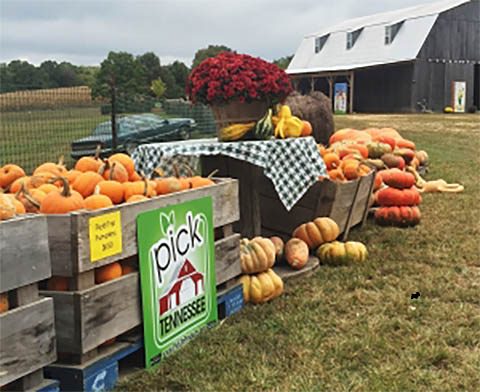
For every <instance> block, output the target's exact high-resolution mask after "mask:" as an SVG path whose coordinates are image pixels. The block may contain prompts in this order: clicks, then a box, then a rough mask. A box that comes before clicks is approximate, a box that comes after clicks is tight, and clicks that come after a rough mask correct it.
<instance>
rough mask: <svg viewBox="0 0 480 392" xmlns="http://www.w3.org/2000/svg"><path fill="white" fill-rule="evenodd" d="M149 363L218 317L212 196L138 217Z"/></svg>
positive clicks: (145, 331) (179, 344)
mask: <svg viewBox="0 0 480 392" xmlns="http://www.w3.org/2000/svg"><path fill="white" fill-rule="evenodd" d="M137 234H138V242H139V255H140V277H141V287H142V302H143V317H144V323H143V324H144V336H145V355H146V360H147V361H146V363H147V367H149V366H151V365H153V364H155V363H157V362H159V361H160V360H161V359H162V358H163V357H165V356H167V355H168V354H170V353H171V352H172V351H174V350H175V349H177V348H178V347H180V346H181V345H182V344H183V343H185V342H186V341H188V340H190V339H191V338H192V337H193V336H194V335H196V334H197V333H198V331H199V330H200V329H201V328H202V327H203V326H205V325H207V324H209V323H211V322H214V321H216V320H217V305H216V289H215V286H216V284H215V260H214V244H213V226H212V201H211V198H203V199H198V200H194V201H191V202H188V203H183V204H178V205H174V206H170V207H165V208H161V209H157V210H153V211H148V212H146V213H143V214H141V215H139V216H138V218H137Z"/></svg>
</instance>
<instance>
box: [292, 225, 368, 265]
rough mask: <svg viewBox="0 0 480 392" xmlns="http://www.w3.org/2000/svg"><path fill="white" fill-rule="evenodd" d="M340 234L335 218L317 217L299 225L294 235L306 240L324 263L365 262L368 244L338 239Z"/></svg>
mask: <svg viewBox="0 0 480 392" xmlns="http://www.w3.org/2000/svg"><path fill="white" fill-rule="evenodd" d="M339 234H340V229H339V227H338V225H337V223H336V222H335V221H334V220H333V219H330V218H316V219H314V220H313V221H312V222H307V223H303V224H301V225H300V226H298V227H297V228H296V229H295V231H294V232H293V237H294V238H298V239H300V240H302V241H303V242H305V243H306V244H307V246H308V248H309V249H310V250H312V251H315V253H316V255H317V257H318V258H319V259H320V261H321V262H322V263H323V264H330V265H347V264H352V263H362V262H364V261H365V260H366V259H367V256H368V252H367V248H366V246H365V245H364V244H362V243H361V242H356V241H348V242H340V241H336V239H337V237H338V235H339Z"/></svg>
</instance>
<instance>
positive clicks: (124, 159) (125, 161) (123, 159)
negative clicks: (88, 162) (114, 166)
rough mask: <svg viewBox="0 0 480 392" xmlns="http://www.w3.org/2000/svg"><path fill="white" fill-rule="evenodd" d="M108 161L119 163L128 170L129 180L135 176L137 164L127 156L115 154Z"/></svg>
mask: <svg viewBox="0 0 480 392" xmlns="http://www.w3.org/2000/svg"><path fill="white" fill-rule="evenodd" d="M108 160H109V162H110V163H113V162H119V163H120V164H121V165H122V166H123V167H124V168H125V169H126V170H127V173H128V178H129V179H130V177H132V176H133V175H134V173H135V163H134V162H133V159H132V158H130V157H129V156H128V155H127V154H123V153H117V154H113V155H112V156H111V157H110V158H108Z"/></svg>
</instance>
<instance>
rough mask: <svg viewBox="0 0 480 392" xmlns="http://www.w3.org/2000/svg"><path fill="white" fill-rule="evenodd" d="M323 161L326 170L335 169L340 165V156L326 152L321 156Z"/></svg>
mask: <svg viewBox="0 0 480 392" xmlns="http://www.w3.org/2000/svg"><path fill="white" fill-rule="evenodd" d="M323 161H324V162H325V165H327V170H332V169H336V168H337V167H339V166H340V163H341V162H340V157H339V156H338V155H337V154H336V153H334V152H327V153H326V154H325V155H324V156H323Z"/></svg>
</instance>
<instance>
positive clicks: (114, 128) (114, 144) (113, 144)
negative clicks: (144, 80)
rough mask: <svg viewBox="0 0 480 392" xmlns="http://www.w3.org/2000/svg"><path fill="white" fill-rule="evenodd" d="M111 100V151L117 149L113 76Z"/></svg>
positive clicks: (115, 94)
mask: <svg viewBox="0 0 480 392" xmlns="http://www.w3.org/2000/svg"><path fill="white" fill-rule="evenodd" d="M110 87H111V90H110V91H111V100H112V108H111V122H112V151H113V152H116V151H117V144H118V140H117V91H116V87H115V78H112V81H111V85H110Z"/></svg>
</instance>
